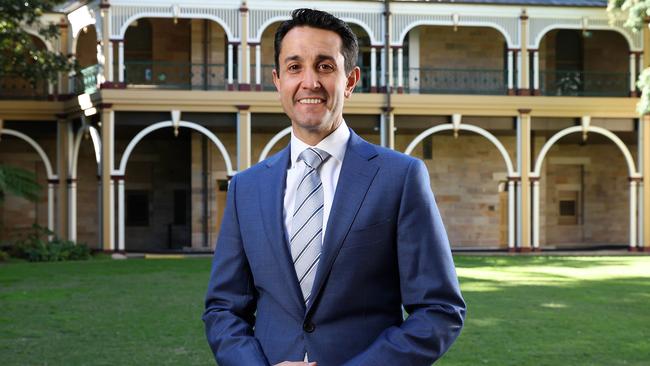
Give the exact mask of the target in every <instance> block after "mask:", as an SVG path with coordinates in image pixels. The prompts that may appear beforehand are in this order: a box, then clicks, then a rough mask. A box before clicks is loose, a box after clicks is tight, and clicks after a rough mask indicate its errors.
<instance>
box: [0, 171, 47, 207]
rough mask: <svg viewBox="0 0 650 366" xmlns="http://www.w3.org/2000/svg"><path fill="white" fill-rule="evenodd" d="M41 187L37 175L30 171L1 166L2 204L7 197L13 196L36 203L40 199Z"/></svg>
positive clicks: (0, 189)
mask: <svg viewBox="0 0 650 366" xmlns="http://www.w3.org/2000/svg"><path fill="white" fill-rule="evenodd" d="M40 192H41V186H40V185H39V184H38V183H37V182H36V175H35V174H34V173H32V172H30V171H28V170H25V169H21V168H17V167H13V166H10V165H2V164H0V203H2V202H4V199H5V196H7V195H9V194H12V195H15V196H18V197H22V198H25V199H27V200H30V201H36V200H38V198H39V194H40Z"/></svg>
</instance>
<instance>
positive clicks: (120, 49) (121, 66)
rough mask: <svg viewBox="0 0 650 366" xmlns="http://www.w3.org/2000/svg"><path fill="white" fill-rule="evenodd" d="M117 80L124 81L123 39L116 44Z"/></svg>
mask: <svg viewBox="0 0 650 366" xmlns="http://www.w3.org/2000/svg"><path fill="white" fill-rule="evenodd" d="M117 47H118V48H117V77H118V79H117V81H119V82H120V83H123V82H124V41H119V42H118V44H117Z"/></svg>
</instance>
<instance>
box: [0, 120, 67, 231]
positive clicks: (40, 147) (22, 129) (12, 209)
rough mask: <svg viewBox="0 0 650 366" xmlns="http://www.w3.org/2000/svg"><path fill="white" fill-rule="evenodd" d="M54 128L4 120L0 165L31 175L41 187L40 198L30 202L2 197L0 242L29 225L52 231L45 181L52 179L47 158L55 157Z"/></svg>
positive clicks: (51, 201)
mask: <svg viewBox="0 0 650 366" xmlns="http://www.w3.org/2000/svg"><path fill="white" fill-rule="evenodd" d="M52 136H56V126H55V125H54V124H44V123H42V122H40V123H39V122H27V121H20V122H11V121H6V122H5V125H4V129H3V130H2V133H1V136H0V137H1V138H2V140H0V164H3V165H10V166H13V167H18V168H21V169H24V170H27V171H30V172H33V173H34V175H35V177H36V181H37V183H38V184H39V185H40V186H41V187H42V190H41V195H40V198H39V199H38V200H37V201H35V202H30V201H28V200H26V199H24V198H20V197H15V196H6V197H5V201H4V203H3V204H2V205H1V206H0V242H5V241H10V240H14V239H16V238H18V237H20V236H23V235H25V234H26V233H27V232H28V231H30V229H31V226H32V225H33V224H37V225H39V226H42V227H49V228H51V229H53V228H54V216H53V215H54V192H53V190H52V189H49V186H48V183H49V179H52V178H56V176H55V175H54V172H53V170H52V164H51V159H50V158H49V157H50V156H55V152H56V140H55V139H54V138H52Z"/></svg>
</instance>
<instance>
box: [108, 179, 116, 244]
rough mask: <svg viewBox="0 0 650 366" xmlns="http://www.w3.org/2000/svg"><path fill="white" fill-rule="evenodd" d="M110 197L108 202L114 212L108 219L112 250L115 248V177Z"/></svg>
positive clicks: (112, 180) (112, 181)
mask: <svg viewBox="0 0 650 366" xmlns="http://www.w3.org/2000/svg"><path fill="white" fill-rule="evenodd" d="M109 194H110V197H109V199H108V204H109V205H110V207H111V213H113V214H112V215H111V216H110V217H109V218H108V219H109V223H110V228H111V229H110V230H111V250H115V240H114V239H113V238H115V179H112V178H111V187H110V191H109Z"/></svg>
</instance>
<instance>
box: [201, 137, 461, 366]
mask: <svg viewBox="0 0 650 366" xmlns="http://www.w3.org/2000/svg"><path fill="white" fill-rule="evenodd" d="M289 160H290V149H289V148H288V147H287V148H285V149H284V150H282V151H281V152H280V153H278V154H276V155H275V156H273V157H271V158H269V159H267V160H265V161H263V162H261V163H259V164H257V165H255V166H253V167H252V168H250V169H248V170H246V171H243V172H241V173H239V174H237V175H236V176H235V177H233V179H232V181H231V183H230V188H229V191H228V200H227V204H226V209H225V213H224V217H223V223H222V226H221V232H220V234H219V239H218V241H217V246H216V250H215V254H214V261H213V265H212V274H211V278H210V283H209V287H208V291H207V297H206V308H205V313H204V314H203V321H204V322H205V328H206V334H207V338H208V342H209V343H210V346H211V348H212V351H213V352H214V355H215V358H216V360H217V362H218V364H219V365H220V366H229V365H268V364H275V363H278V362H281V361H285V360H289V361H301V360H303V358H304V355H305V351H306V352H308V354H309V359H310V361H317V362H318V365H319V366H330V365H431V363H432V362H433V361H435V360H436V359H438V358H439V357H440V356H442V354H443V353H444V352H445V351H446V350H447V349H448V348H449V347H450V345H451V344H452V343H453V341H454V340H455V338H456V337H457V336H458V334H459V333H460V330H461V328H462V325H463V320H464V315H465V303H464V301H463V298H462V297H461V294H460V290H459V287H458V281H457V278H456V273H455V269H454V264H453V260H452V257H451V252H450V249H449V243H448V240H447V235H446V233H445V229H444V227H443V224H442V221H441V219H440V215H439V213H438V209H437V207H436V204H435V201H434V199H433V194H432V193H431V189H430V183H429V175H428V173H427V170H426V168H425V166H424V164H423V163H422V162H421V161H420V160H417V159H414V158H412V157H409V156H406V155H404V154H400V153H397V152H395V151H392V150H389V149H385V148H381V147H378V146H375V145H372V144H370V143H368V142H366V141H364V140H363V139H361V138H360V137H359V136H357V135H356V134H355V133H354V132H352V134H351V136H350V140H349V142H348V147H347V150H346V153H345V158H344V161H343V165H342V167H341V173H340V178H339V181H338V185H337V189H336V193H335V195H334V201H333V203H332V209H331V212H330V217H329V222H328V226H327V231H326V235H325V237H324V239H323V251H322V254H321V260H320V263H319V266H318V269H317V274H316V279H315V281H314V288H313V291H312V293H313V294H314V295H313V301H312V302H311V303H310V304H309V306H307V307H306V306H305V304H304V303H303V301H302V294H301V292H300V287H299V285H298V280H297V278H296V274H295V270H294V266H293V264H292V261H291V255H290V252H289V249H288V246H287V240H286V234H285V229H284V222H283V213H282V212H283V195H284V189H285V183H286V172H287V167H288V166H289ZM402 305H403V306H404V309H405V310H406V311H407V312H408V313H409V316H408V317H407V318H406V319H404V317H403V313H402Z"/></svg>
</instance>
